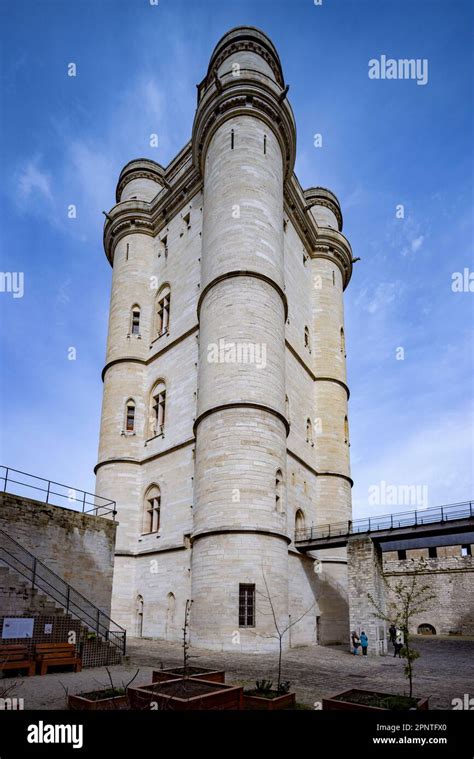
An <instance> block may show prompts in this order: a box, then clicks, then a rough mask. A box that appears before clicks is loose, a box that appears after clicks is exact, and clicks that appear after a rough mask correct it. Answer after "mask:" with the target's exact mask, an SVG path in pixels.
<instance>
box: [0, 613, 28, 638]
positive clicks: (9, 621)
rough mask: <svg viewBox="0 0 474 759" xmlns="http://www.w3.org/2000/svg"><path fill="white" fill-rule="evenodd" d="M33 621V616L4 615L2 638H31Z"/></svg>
mask: <svg viewBox="0 0 474 759" xmlns="http://www.w3.org/2000/svg"><path fill="white" fill-rule="evenodd" d="M34 623H35V620H34V618H33V617H31V618H30V617H5V619H4V620H3V630H2V638H7V639H8V638H32V637H33V627H34Z"/></svg>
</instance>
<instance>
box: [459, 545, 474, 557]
mask: <svg viewBox="0 0 474 759" xmlns="http://www.w3.org/2000/svg"><path fill="white" fill-rule="evenodd" d="M461 556H463V557H466V556H472V553H471V545H470V544H469V543H468V544H467V545H464V546H461Z"/></svg>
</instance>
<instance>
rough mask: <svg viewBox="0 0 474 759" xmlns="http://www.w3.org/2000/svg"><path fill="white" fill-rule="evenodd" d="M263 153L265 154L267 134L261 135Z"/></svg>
mask: <svg viewBox="0 0 474 759" xmlns="http://www.w3.org/2000/svg"><path fill="white" fill-rule="evenodd" d="M263 155H267V135H266V134H264V135H263Z"/></svg>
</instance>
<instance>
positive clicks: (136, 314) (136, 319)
mask: <svg viewBox="0 0 474 759" xmlns="http://www.w3.org/2000/svg"><path fill="white" fill-rule="evenodd" d="M139 334H140V309H138V308H134V309H133V311H132V335H139Z"/></svg>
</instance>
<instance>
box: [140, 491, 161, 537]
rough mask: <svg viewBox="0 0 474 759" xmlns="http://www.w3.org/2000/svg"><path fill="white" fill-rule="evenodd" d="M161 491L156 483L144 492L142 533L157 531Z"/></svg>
mask: <svg viewBox="0 0 474 759" xmlns="http://www.w3.org/2000/svg"><path fill="white" fill-rule="evenodd" d="M160 511H161V491H160V488H159V487H158V485H152V486H151V487H149V488H148V490H147V492H146V494H145V503H144V512H143V534H144V535H146V534H148V533H150V532H158V530H159V529H160Z"/></svg>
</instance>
